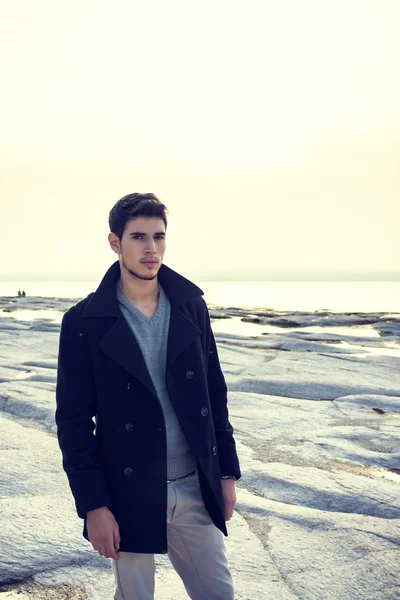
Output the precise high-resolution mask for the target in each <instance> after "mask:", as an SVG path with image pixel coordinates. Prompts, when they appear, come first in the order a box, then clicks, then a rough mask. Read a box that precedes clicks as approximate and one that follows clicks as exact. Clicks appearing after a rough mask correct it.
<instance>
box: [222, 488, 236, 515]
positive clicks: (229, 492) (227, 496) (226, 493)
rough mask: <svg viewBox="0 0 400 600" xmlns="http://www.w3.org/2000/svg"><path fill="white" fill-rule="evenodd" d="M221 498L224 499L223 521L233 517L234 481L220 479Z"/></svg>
mask: <svg viewBox="0 0 400 600" xmlns="http://www.w3.org/2000/svg"><path fill="white" fill-rule="evenodd" d="M221 483H222V496H223V498H224V510H225V521H229V519H230V518H231V516H232V515H233V509H234V507H235V504H236V488H235V480H234V479H222V480H221Z"/></svg>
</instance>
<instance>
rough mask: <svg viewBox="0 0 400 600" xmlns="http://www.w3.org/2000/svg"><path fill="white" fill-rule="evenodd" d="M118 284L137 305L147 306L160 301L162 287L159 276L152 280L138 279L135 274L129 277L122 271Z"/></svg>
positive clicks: (130, 300) (124, 293)
mask: <svg viewBox="0 0 400 600" xmlns="http://www.w3.org/2000/svg"><path fill="white" fill-rule="evenodd" d="M118 285H119V287H120V289H121V291H122V293H123V295H124V296H125V298H127V299H128V300H129V302H132V304H134V305H135V306H140V307H146V306H151V305H154V304H157V303H158V298H159V294H160V288H159V284H158V277H156V278H155V279H151V280H147V281H146V280H144V279H137V280H135V279H134V278H133V276H130V277H127V276H126V275H125V274H124V273H121V277H120V279H119V281H118Z"/></svg>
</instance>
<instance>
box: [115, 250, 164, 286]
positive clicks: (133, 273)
mask: <svg viewBox="0 0 400 600" xmlns="http://www.w3.org/2000/svg"><path fill="white" fill-rule="evenodd" d="M121 262H122V264H123V265H124V267H125V269H126V270H127V271H128V273H130V274H131V275H133V277H137V279H142V280H144V281H152V280H153V279H156V277H157V275H158V271H157V273H156V274H155V275H149V276H148V277H144V276H143V275H140V274H139V273H137V272H136V271H132V269H129V267H127V266H126V264H125V263H124V259H123V257H122V256H121Z"/></svg>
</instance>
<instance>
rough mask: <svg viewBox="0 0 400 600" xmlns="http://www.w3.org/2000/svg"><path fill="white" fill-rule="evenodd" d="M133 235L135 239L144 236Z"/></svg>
mask: <svg viewBox="0 0 400 600" xmlns="http://www.w3.org/2000/svg"><path fill="white" fill-rule="evenodd" d="M132 237H133V239H134V240H138V239H139V238H141V237H142V236H141V235H133V236H132Z"/></svg>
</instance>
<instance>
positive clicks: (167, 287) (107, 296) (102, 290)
mask: <svg viewBox="0 0 400 600" xmlns="http://www.w3.org/2000/svg"><path fill="white" fill-rule="evenodd" d="M120 275H121V269H120V265H119V261H118V260H117V261H115V262H114V263H113V264H112V265H111V267H110V268H109V269H108V271H107V272H106V274H105V275H104V277H103V279H102V280H101V282H100V285H99V286H98V288H97V290H96V291H95V292H94V294H93V296H92V297H91V298H90V300H89V302H88V303H87V305H86V307H85V310H84V312H83V317H85V318H88V317H120V316H121V311H120V308H119V305H118V300H117V294H116V291H115V286H116V283H117V281H118V279H119V278H120ZM158 280H159V282H160V284H161V286H162V287H163V289H164V291H165V293H166V294H167V296H168V298H169V301H170V303H171V307H173V308H177V307H178V306H180V305H181V304H184V303H185V302H188V301H189V300H192V299H193V298H195V297H196V296H202V295H203V293H204V292H203V290H201V289H200V288H199V287H198V286H197V285H195V284H194V283H192V282H191V281H189V280H188V279H186V277H183V276H182V275H179V273H177V272H176V271H174V270H173V269H171V268H170V267H167V266H166V265H164V264H162V265H161V267H160V269H159V271H158Z"/></svg>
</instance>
